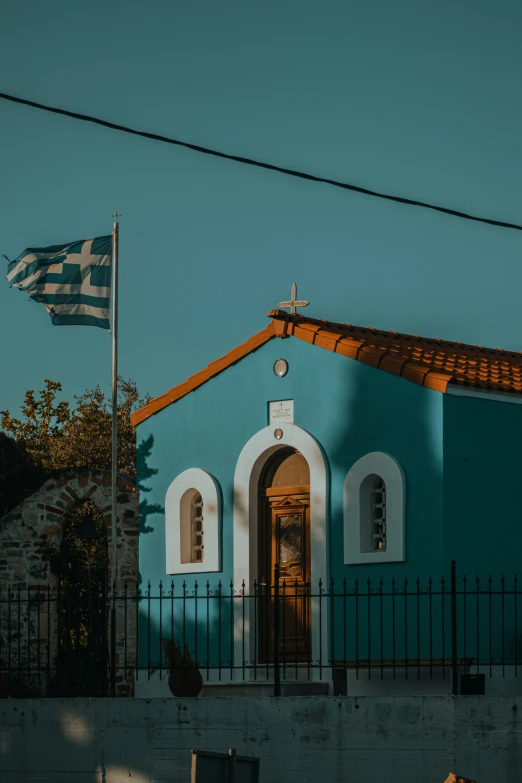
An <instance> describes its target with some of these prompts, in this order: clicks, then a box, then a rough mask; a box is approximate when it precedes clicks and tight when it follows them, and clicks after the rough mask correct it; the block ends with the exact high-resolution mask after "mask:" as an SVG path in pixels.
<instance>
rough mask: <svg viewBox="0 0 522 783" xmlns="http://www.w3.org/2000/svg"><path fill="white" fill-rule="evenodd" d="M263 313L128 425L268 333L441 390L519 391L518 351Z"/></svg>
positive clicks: (279, 312)
mask: <svg viewBox="0 0 522 783" xmlns="http://www.w3.org/2000/svg"><path fill="white" fill-rule="evenodd" d="M268 317H269V318H272V322H271V323H270V324H269V325H268V326H267V327H266V328H265V329H263V330H262V331H261V332H258V333H257V334H255V335H254V336H253V337H250V339H248V340H247V341H246V342H245V343H242V345H239V346H238V347H237V348H234V349H233V350H232V351H229V352H228V353H227V354H225V356H222V357H221V358H220V359H217V360H216V361H214V362H211V364H209V365H208V367H205V369H203V370H201V371H200V372H197V373H195V374H194V375H191V377H190V378H188V380H186V381H184V383H180V384H179V385H178V386H174V387H173V388H172V389H170V391H168V392H167V393H166V394H162V395H160V396H159V397H156V398H155V399H153V400H151V402H149V403H148V405H145V406H144V407H143V408H140V410H138V411H135V413H133V414H132V416H131V421H132V423H133V424H134V426H136V425H137V424H140V422H142V421H144V420H145V419H148V418H149V416H152V415H153V414H155V413H157V412H158V411H160V410H162V409H163V408H166V407H167V405H170V404H171V403H173V402H176V401H177V400H179V399H180V398H181V397H184V396H185V395H186V394H188V393H189V392H191V391H194V389H197V388H198V386H201V385H202V384H203V383H206V381H208V380H210V379H211V378H213V377H214V376H216V375H218V374H219V373H220V372H223V370H226V369H227V367H230V366H231V365H232V364H235V363H236V362H238V361H240V360H241V359H243V358H244V357H245V356H247V355H248V354H249V353H252V351H255V350H257V348H260V347H261V346H262V345H264V344H265V343H266V342H268V341H269V340H271V339H272V338H273V337H289V336H290V335H292V336H293V337H297V338H298V339H299V340H304V341H305V342H307V343H311V344H313V345H317V346H319V347H320V348H326V349H327V350H328V351H333V352H334V353H339V354H341V355H342V356H347V357H348V358H350V359H355V360H356V361H359V362H363V363H364V364H369V365H370V366H371V367H376V368H378V369H379V370H384V371H385V372H389V373H392V374H393V375H400V376H401V377H402V378H405V379H406V380H408V381H412V382H413V383H417V384H419V386H426V387H427V388H428V389H435V390H436V391H440V392H443V393H444V392H446V390H447V387H448V384H450V383H451V384H452V385H453V386H461V387H466V388H473V389H477V390H483V391H496V392H504V393H507V394H514V395H518V394H522V353H520V352H519V353H515V352H511V351H504V350H502V348H483V347H482V346H481V345H465V344H464V343H459V342H450V341H449V340H441V339H440V338H439V337H419V336H418V335H417V334H399V333H398V332H393V331H388V332H387V331H382V330H379V329H373V328H372V327H371V326H366V327H361V326H352V325H351V324H340V323H333V322H331V321H319V320H317V319H314V318H307V317H305V316H302V315H290V314H289V313H286V312H283V311H282V310H271V311H270V312H269V313H268Z"/></svg>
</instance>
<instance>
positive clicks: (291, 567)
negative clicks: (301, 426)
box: [258, 449, 311, 661]
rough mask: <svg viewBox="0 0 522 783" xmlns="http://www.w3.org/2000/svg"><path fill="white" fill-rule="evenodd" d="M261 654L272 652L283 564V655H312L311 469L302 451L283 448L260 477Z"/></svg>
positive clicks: (287, 657)
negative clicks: (276, 604)
mask: <svg viewBox="0 0 522 783" xmlns="http://www.w3.org/2000/svg"><path fill="white" fill-rule="evenodd" d="M260 505H261V508H260V515H259V520H260V525H259V547H258V551H259V563H258V574H259V601H258V603H259V612H258V618H259V619H258V623H259V637H258V638H259V645H258V646H259V650H258V652H259V659H260V660H261V661H270V660H272V659H273V657H274V644H275V631H274V629H275V626H274V623H275V612H274V602H275V596H276V594H277V591H276V589H275V584H274V579H275V577H274V573H275V566H276V563H277V564H278V565H279V584H278V588H279V590H278V593H279V607H280V611H279V657H280V659H281V660H285V661H299V660H308V659H309V657H310V654H311V650H310V599H309V593H310V469H309V467H308V463H307V461H306V460H305V458H304V457H303V455H302V454H300V453H299V452H297V451H295V449H284V450H281V451H280V452H278V453H277V455H276V456H275V457H274V458H273V459H272V460H271V461H270V462H269V464H268V465H267V467H266V468H265V471H264V473H263V475H262V476H261V482H260Z"/></svg>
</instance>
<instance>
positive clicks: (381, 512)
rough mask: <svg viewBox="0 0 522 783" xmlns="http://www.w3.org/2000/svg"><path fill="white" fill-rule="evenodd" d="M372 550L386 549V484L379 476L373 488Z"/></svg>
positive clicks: (380, 550)
mask: <svg viewBox="0 0 522 783" xmlns="http://www.w3.org/2000/svg"><path fill="white" fill-rule="evenodd" d="M371 526H372V527H371V547H372V552H385V551H386V484H385V483H384V481H383V480H382V478H380V476H377V477H376V478H375V480H374V481H373V484H372V488H371Z"/></svg>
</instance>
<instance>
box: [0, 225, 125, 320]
mask: <svg viewBox="0 0 522 783" xmlns="http://www.w3.org/2000/svg"><path fill="white" fill-rule="evenodd" d="M111 245H112V236H107V237H96V238H95V239H82V240H80V241H79V242H71V243H69V244H68V245H52V246H51V247H28V248H27V249H26V250H24V252H23V253H21V254H20V255H19V256H18V258H17V259H15V260H14V261H10V262H9V266H8V268H7V279H8V280H9V284H10V287H11V288H19V289H20V290H21V291H25V292H26V293H27V294H29V297H30V298H31V299H33V300H34V301H35V302H41V303H42V304H43V305H45V307H46V308H47V310H48V311H49V315H50V316H51V320H52V322H53V324H54V325H55V326H67V325H69V324H84V325H89V326H100V327H101V328H102V329H109V294H110V275H111Z"/></svg>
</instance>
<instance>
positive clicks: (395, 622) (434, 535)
mask: <svg viewBox="0 0 522 783" xmlns="http://www.w3.org/2000/svg"><path fill="white" fill-rule="evenodd" d="M291 310H292V312H290V313H287V312H284V311H282V310H274V311H272V312H271V313H269V319H270V320H269V323H268V325H267V326H266V327H265V328H264V329H263V330H262V331H260V332H259V333H258V334H256V335H254V336H253V337H251V338H250V339H249V340H247V341H246V342H245V343H243V344H242V345H239V346H238V347H235V348H233V349H232V350H231V351H230V352H229V353H228V354H226V355H225V356H223V357H222V358H221V359H218V360H217V361H215V362H213V363H212V364H210V365H209V366H208V367H207V368H205V369H203V370H202V371H201V372H199V373H196V374H195V375H193V376H192V377H191V378H189V379H188V380H187V381H186V382H184V383H182V384H180V385H178V386H176V387H174V388H173V389H171V390H170V391H168V392H167V393H166V394H164V395H162V396H160V397H158V398H156V399H154V400H152V401H151V402H150V403H148V404H147V405H146V406H145V407H144V408H142V409H140V410H139V411H137V412H136V413H134V414H133V423H134V424H135V425H136V428H137V444H138V455H139V457H138V482H139V485H140V487H142V488H143V489H145V490H146V492H143V493H142V501H141V506H140V507H141V521H140V525H141V532H140V541H139V551H140V578H141V585H142V590H143V591H144V594H145V593H147V591H148V595H149V596H151V595H152V596H154V595H155V594H157V593H158V585H159V583H160V582H161V589H162V591H163V595H164V596H166V599H167V600H165V599H163V600H161V601H156V602H154V600H150V599H149V615H148V619H147V622H146V626H147V627H146V628H145V627H144V625H143V624H142V627H141V629H140V633H141V638H142V641H143V640H144V639H145V636H146V637H147V638H146V642H147V643H146V644H142V648H143V649H145V648H147V649H148V655H149V662H150V658H151V656H152V658H154V657H155V656H156V658H157V657H158V651H159V650H160V647H161V644H160V639H161V638H165V637H170V636H175V637H177V638H178V639H180V641H182V642H183V645H185V644H186V645H187V649H188V651H189V652H190V655H192V657H195V658H196V659H197V662H198V664H200V668H202V669H205V667H206V674H207V680H208V681H215V680H216V679H218V680H219V681H220V682H223V681H238V680H240V681H243V682H244V681H245V680H251V679H252V677H254V678H255V679H256V680H257V679H258V678H259V679H261V675H260V672H263V673H264V675H266V677H268V678H269V677H270V676H271V675H270V671H271V668H272V667H273V665H274V662H275V661H276V660H277V663H278V665H279V664H281V665H282V666H283V669H284V672H285V674H284V676H285V677H286V678H288V671H291V672H292V677H294V675H295V679H296V680H297V679H305V680H319V681H323V680H324V679H325V678H326V679H328V677H329V676H330V674H331V670H332V665H333V666H336V665H340V666H341V667H344V668H345V669H346V668H349V669H350V670H353V669H354V667H355V669H357V670H358V668H359V666H361V667H364V666H367V667H368V668H369V669H370V668H371V667H372V666H374V665H375V666H376V667H377V668H379V667H380V671H381V676H382V672H383V668H384V667H385V665H386V666H387V667H388V668H389V667H390V665H391V664H390V661H392V662H393V667H394V674H395V667H400V666H403V665H409V664H408V663H407V662H408V661H410V660H411V661H413V665H415V664H416V666H417V668H418V669H419V671H420V666H421V661H422V665H423V666H428V667H429V668H430V671H431V672H432V671H433V667H434V666H438V667H440V666H442V667H443V668H444V666H445V665H446V662H448V661H450V659H451V655H452V653H453V661H454V660H455V655H456V654H457V653H458V657H459V665H460V663H462V662H463V661H469V663H470V664H471V663H472V662H473V661H474V662H475V663H476V665H477V667H478V665H479V664H482V663H484V662H485V663H489V664H490V665H491V663H492V662H493V660H495V661H497V662H498V661H499V660H500V657H499V656H501V654H502V655H503V658H502V660H503V662H504V663H508V664H509V665H513V664H514V665H515V666H516V665H517V663H518V630H517V616H516V614H517V590H518V588H517V581H516V578H515V575H516V574H517V572H519V571H520V567H519V566H520V554H519V548H518V531H519V527H520V523H519V519H518V509H519V496H520V468H521V465H522V457H521V449H520V439H521V438H520V436H521V434H522V408H521V407H520V403H522V354H519V353H513V352H507V351H503V350H501V349H487V348H484V347H482V346H478V345H477V346H471V345H464V344H462V343H459V342H449V341H445V340H441V339H438V338H422V337H419V336H418V335H406V334H399V333H397V332H392V331H389V332H388V331H380V330H376V329H373V328H371V327H366V328H362V327H357V326H352V325H350V324H341V323H332V322H328V321H322V320H317V319H313V318H307V317H306V316H304V315H301V314H296V313H295V308H294V307H292V308H291ZM452 561H453V567H452V566H451V563H452ZM514 579H515V581H513V580H514ZM488 598H489V600H487V599H488ZM500 602H501V603H500ZM276 604H277V606H276ZM501 605H502V618H501V617H500V606H501ZM151 607H152V608H151ZM492 607H493V609H492ZM497 609H498V611H497ZM452 612H453V616H452ZM151 617H152V619H151ZM452 621H453V622H454V623H458V627H457V625H455V626H454V627H453V631H452V626H451V623H452ZM455 628H457V634H458V639H456V640H455V642H454V644H453V646H452V632H453V633H455ZM144 634H145V636H144ZM520 646H521V647H522V644H521V645H520ZM501 651H502V652H501ZM372 661H373V662H374V663H372ZM448 665H449V664H448ZM305 670H306V672H305V673H304V671H305ZM477 670H478V669H477ZM328 672H330V674H328Z"/></svg>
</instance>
